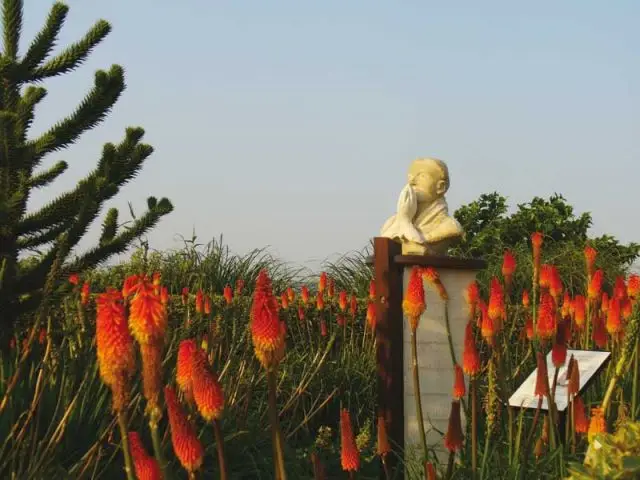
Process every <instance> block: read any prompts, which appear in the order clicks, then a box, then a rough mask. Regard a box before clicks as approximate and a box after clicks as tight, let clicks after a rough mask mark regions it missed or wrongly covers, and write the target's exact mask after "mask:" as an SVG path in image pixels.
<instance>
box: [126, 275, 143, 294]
mask: <svg viewBox="0 0 640 480" xmlns="http://www.w3.org/2000/svg"><path fill="white" fill-rule="evenodd" d="M139 284H140V276H139V275H129V276H128V277H127V278H126V279H125V281H124V284H123V286H122V296H123V297H124V299H125V300H126V299H127V298H129V297H130V296H131V295H132V294H134V293H136V290H137V288H138V285H139Z"/></svg>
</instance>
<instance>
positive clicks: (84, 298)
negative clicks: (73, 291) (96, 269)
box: [80, 282, 90, 305]
mask: <svg viewBox="0 0 640 480" xmlns="http://www.w3.org/2000/svg"><path fill="white" fill-rule="evenodd" d="M89 289H90V287H89V282H84V284H83V285H82V291H81V292H80V303H82V305H86V304H87V303H89V293H90V291H89Z"/></svg>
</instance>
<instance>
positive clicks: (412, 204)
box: [397, 185, 418, 222]
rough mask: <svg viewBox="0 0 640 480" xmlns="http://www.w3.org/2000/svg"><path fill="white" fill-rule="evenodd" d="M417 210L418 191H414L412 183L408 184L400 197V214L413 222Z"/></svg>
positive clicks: (398, 207)
mask: <svg viewBox="0 0 640 480" xmlns="http://www.w3.org/2000/svg"><path fill="white" fill-rule="evenodd" d="M417 210H418V199H417V198H416V192H414V191H413V188H412V187H411V185H406V186H405V187H404V188H403V189H402V191H401V192H400V197H399V198H398V206H397V211H398V216H399V217H401V218H402V219H403V220H405V221H408V222H412V221H413V217H414V216H415V214H416V211H417Z"/></svg>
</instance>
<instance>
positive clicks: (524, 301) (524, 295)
mask: <svg viewBox="0 0 640 480" xmlns="http://www.w3.org/2000/svg"><path fill="white" fill-rule="evenodd" d="M529 305H531V300H530V299H529V291H528V290H524V291H523V292H522V306H523V307H524V308H529Z"/></svg>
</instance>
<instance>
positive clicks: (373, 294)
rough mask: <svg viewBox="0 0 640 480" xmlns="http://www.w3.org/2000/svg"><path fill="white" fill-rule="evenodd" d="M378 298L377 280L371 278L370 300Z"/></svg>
mask: <svg viewBox="0 0 640 480" xmlns="http://www.w3.org/2000/svg"><path fill="white" fill-rule="evenodd" d="M375 299H376V282H375V280H371V281H370V282H369V300H375Z"/></svg>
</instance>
